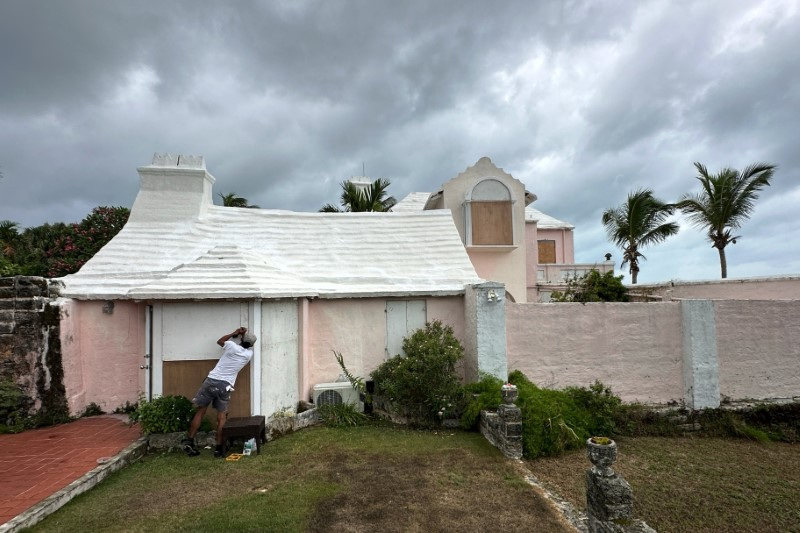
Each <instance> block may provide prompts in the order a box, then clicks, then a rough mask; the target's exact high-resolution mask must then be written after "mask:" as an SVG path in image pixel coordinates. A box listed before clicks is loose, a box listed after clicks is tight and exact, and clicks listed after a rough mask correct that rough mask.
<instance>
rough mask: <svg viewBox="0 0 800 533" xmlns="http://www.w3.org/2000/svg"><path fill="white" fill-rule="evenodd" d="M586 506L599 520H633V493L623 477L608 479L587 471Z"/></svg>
mask: <svg viewBox="0 0 800 533" xmlns="http://www.w3.org/2000/svg"><path fill="white" fill-rule="evenodd" d="M586 506H587V508H588V512H589V513H590V514H591V515H592V516H594V517H595V518H596V519H598V520H602V521H614V520H630V519H631V518H633V491H632V490H631V486H630V485H629V484H628V482H627V481H625V479H623V478H622V477H621V476H618V475H615V476H611V477H606V476H602V475H599V474H597V473H595V472H593V471H592V470H587V471H586Z"/></svg>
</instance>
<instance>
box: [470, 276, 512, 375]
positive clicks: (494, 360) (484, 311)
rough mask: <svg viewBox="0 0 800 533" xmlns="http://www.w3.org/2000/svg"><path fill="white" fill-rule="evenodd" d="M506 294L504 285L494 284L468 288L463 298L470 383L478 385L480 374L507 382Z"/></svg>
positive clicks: (491, 282) (490, 282) (492, 282)
mask: <svg viewBox="0 0 800 533" xmlns="http://www.w3.org/2000/svg"><path fill="white" fill-rule="evenodd" d="M505 294H506V291H505V285H503V284H502V283H498V282H495V281H488V282H486V283H480V284H477V285H472V286H470V287H467V290H466V293H465V295H464V297H465V298H466V302H465V303H466V306H465V311H466V327H465V343H464V348H465V351H466V357H465V366H464V371H465V377H466V379H467V381H478V379H480V376H481V374H489V375H491V376H495V377H497V378H499V379H501V380H503V381H505V380H506V379H508V359H507V355H506V308H505V299H506V298H505Z"/></svg>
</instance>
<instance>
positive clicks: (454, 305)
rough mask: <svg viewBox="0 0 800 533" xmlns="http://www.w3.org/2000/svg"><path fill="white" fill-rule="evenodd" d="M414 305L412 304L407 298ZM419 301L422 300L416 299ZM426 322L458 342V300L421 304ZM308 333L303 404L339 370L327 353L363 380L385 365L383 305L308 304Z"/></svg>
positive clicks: (365, 301) (375, 301)
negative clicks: (446, 329) (439, 325)
mask: <svg viewBox="0 0 800 533" xmlns="http://www.w3.org/2000/svg"><path fill="white" fill-rule="evenodd" d="M409 299H412V300H413V299H414V298H409ZM422 299H425V298H422ZM426 308H427V320H428V321H432V320H435V319H439V320H441V321H442V322H443V323H445V324H448V325H450V326H452V327H453V333H454V334H455V335H456V337H457V338H459V339H461V340H463V338H464V298H463V296H453V297H442V298H427V299H426ZM308 323H309V328H308V329H307V330H306V334H305V336H304V340H303V346H304V347H305V350H307V351H308V352H307V354H306V355H302V354H301V361H302V360H305V361H307V362H308V369H307V373H306V375H307V378H306V379H303V386H304V387H307V388H308V390H306V391H301V392H302V397H303V398H307V397H308V396H309V395H310V392H311V389H312V388H313V386H314V385H315V384H317V383H327V382H331V381H335V380H336V378H337V377H339V374H341V369H340V368H339V365H338V363H337V362H336V359H335V358H334V356H333V352H332V350H336V351H337V352H341V353H342V355H343V356H344V363H345V365H346V366H347V369H348V370H349V371H350V372H351V373H352V374H353V375H356V376H361V377H363V378H364V379H367V378H368V376H369V374H370V372H372V371H373V370H375V368H377V367H378V365H380V364H381V363H383V361H384V360H385V359H386V355H385V352H386V300H385V299H383V298H358V299H331V300H313V301H310V302H309V303H308Z"/></svg>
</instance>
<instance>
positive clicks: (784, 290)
mask: <svg viewBox="0 0 800 533" xmlns="http://www.w3.org/2000/svg"><path fill="white" fill-rule="evenodd" d="M630 288H631V289H632V290H633V291H636V292H644V293H645V294H649V295H651V296H657V297H663V298H664V299H665V300H669V299H671V298H690V299H696V300H800V277H797V276H783V277H772V278H743V279H727V280H708V281H672V282H667V283H659V284H653V285H639V286H638V287H636V286H631V287H630Z"/></svg>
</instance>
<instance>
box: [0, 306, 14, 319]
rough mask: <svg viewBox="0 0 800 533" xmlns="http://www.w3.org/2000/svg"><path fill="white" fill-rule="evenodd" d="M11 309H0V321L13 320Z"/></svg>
mask: <svg viewBox="0 0 800 533" xmlns="http://www.w3.org/2000/svg"><path fill="white" fill-rule="evenodd" d="M14 315H15V312H14V310H13V309H0V322H14Z"/></svg>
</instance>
